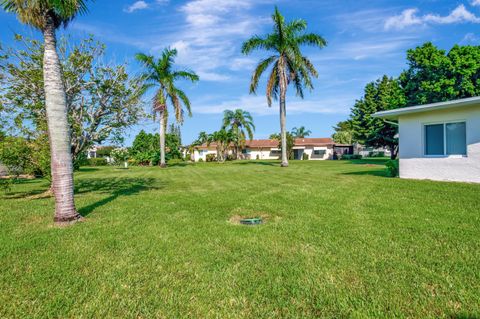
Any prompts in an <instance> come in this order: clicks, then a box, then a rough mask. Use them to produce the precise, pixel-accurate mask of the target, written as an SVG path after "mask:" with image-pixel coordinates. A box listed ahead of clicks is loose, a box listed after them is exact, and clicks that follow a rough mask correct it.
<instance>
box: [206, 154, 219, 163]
mask: <svg viewBox="0 0 480 319" xmlns="http://www.w3.org/2000/svg"><path fill="white" fill-rule="evenodd" d="M206 159H207V162H215V161H216V160H217V155H215V154H207V157H206Z"/></svg>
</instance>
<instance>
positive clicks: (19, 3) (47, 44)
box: [0, 0, 87, 224]
mask: <svg viewBox="0 0 480 319" xmlns="http://www.w3.org/2000/svg"><path fill="white" fill-rule="evenodd" d="M86 2H87V0H62V1H59V0H35V1H33V0H32V1H25V0H0V6H1V7H2V8H3V9H4V10H5V11H7V12H12V13H15V14H16V15H17V18H18V20H20V22H22V23H25V24H27V25H30V26H32V27H34V28H36V29H38V30H40V31H41V32H42V33H43V39H44V54H43V81H44V89H45V111H46V116H47V123H48V137H49V140H50V153H51V168H52V189H53V193H54V195H55V217H54V221H55V223H57V224H67V223H72V222H75V221H77V220H79V219H81V216H80V214H79V213H78V212H77V210H76V208H75V201H74V194H73V164H72V153H71V143H70V127H69V125H68V118H67V102H66V97H65V87H64V85H63V75H62V69H61V66H60V60H59V57H58V53H57V39H56V31H57V29H58V28H60V27H62V26H63V27H67V25H68V23H69V22H70V21H72V20H73V19H74V18H75V16H76V15H78V14H82V13H86V12H87V6H86Z"/></svg>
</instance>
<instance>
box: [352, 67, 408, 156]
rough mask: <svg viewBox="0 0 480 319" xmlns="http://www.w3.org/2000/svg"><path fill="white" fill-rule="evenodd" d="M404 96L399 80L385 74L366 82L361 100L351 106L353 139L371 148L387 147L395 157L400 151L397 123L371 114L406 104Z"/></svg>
mask: <svg viewBox="0 0 480 319" xmlns="http://www.w3.org/2000/svg"><path fill="white" fill-rule="evenodd" d="M405 103H406V101H405V96H404V93H403V91H402V89H401V88H400V86H399V83H398V81H397V80H394V79H392V78H389V77H387V76H386V75H385V76H383V77H382V78H381V79H379V80H377V81H375V82H371V83H369V84H367V86H366V87H365V93H364V96H363V98H362V99H360V100H357V102H356V103H355V105H354V106H353V108H352V114H351V123H352V126H353V131H354V139H355V140H356V141H358V142H359V143H361V144H364V145H366V146H371V147H388V148H389V149H390V151H391V154H392V159H395V158H396V156H397V151H398V139H397V137H396V134H397V126H395V125H392V124H389V123H386V122H385V121H383V120H382V119H378V118H374V117H372V115H373V114H374V113H376V112H379V111H385V110H391V109H396V108H399V107H403V106H405Z"/></svg>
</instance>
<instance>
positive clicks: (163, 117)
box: [160, 111, 167, 167]
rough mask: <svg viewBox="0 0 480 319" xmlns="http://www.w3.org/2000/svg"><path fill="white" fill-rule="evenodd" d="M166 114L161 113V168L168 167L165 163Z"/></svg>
mask: <svg viewBox="0 0 480 319" xmlns="http://www.w3.org/2000/svg"><path fill="white" fill-rule="evenodd" d="M165 114H166V113H165V111H160V167H167V163H166V162H165V131H166V130H167V119H166V118H165Z"/></svg>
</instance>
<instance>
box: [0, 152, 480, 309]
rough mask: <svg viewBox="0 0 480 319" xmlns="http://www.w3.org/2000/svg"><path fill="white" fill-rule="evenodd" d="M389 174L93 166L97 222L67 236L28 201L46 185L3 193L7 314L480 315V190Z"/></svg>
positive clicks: (335, 168) (337, 165) (266, 167)
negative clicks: (252, 222)
mask: <svg viewBox="0 0 480 319" xmlns="http://www.w3.org/2000/svg"><path fill="white" fill-rule="evenodd" d="M377 164H378V165H377ZM381 164H382V162H381V161H356V162H344V161H325V162H313V161H309V162H306V161H305V162H301V161H298V162H295V161H294V162H292V163H291V166H290V167H289V168H286V169H285V168H280V167H279V166H278V163H274V162H238V163H226V164H216V163H204V164H197V165H190V164H189V165H177V166H173V167H169V168H167V169H160V168H157V167H147V168H141V167H134V168H131V169H128V170H123V169H116V168H112V167H106V168H84V169H82V170H81V171H80V172H79V173H77V174H76V176H75V178H76V179H75V180H76V194H77V195H76V203H77V207H78V208H79V210H80V212H81V213H82V214H83V215H84V216H86V221H85V222H83V223H79V224H76V225H74V226H72V227H68V228H56V227H54V226H52V212H53V200H52V199H51V198H50V199H31V198H29V196H31V195H32V194H36V193H40V192H42V191H44V190H45V189H46V187H47V186H48V182H47V181H45V180H34V181H25V182H23V183H21V184H17V185H15V186H14V187H13V189H12V190H11V191H10V192H9V193H7V194H3V195H0V225H1V226H0V269H1V270H0V317H2V318H10V317H21V318H25V317H38V318H46V317H58V318H66V317H71V318H73V317H76V318H82V317H83V318H95V317H96V318H101V317H117V318H313V317H319V318H368V317H375V318H394V317H395V318H479V317H480V196H479V195H480V185H473V184H461V183H441V182H430V181H413V180H401V179H391V178H387V177H385V176H384V175H385V174H384V168H383V166H381ZM235 215H240V216H251V217H255V216H260V215H261V216H267V222H266V223H265V224H263V225H261V226H254V227H252V226H240V225H235V224H232V223H230V222H229V219H230V218H231V217H232V216H235Z"/></svg>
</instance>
